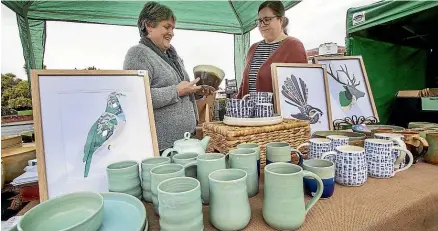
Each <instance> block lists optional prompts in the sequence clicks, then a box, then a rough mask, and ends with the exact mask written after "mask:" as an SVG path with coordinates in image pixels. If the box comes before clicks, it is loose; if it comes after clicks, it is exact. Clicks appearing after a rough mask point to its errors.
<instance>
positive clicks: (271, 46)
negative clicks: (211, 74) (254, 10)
mask: <svg viewBox="0 0 438 231" xmlns="http://www.w3.org/2000/svg"><path fill="white" fill-rule="evenodd" d="M284 15H285V10H284V6H283V3H281V1H265V2H263V3H262V4H261V5H260V6H259V11H258V19H257V21H256V22H257V26H258V28H259V31H260V33H261V34H262V36H263V39H264V40H262V41H260V42H257V43H255V44H253V45H252V46H251V47H250V48H249V51H248V55H247V57H246V66H245V69H244V71H243V78H242V83H241V85H240V88H239V93H238V95H237V97H238V98H242V97H243V96H244V95H246V94H248V93H249V92H255V91H258V92H260V91H263V92H273V89H272V77H271V64H272V63H307V55H306V51H305V49H304V46H303V44H302V43H301V42H300V41H299V40H298V39H296V38H294V37H291V36H288V33H287V28H286V27H287V25H288V22H289V20H288V18H287V17H285V16H284Z"/></svg>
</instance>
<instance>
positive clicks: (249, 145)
mask: <svg viewBox="0 0 438 231" xmlns="http://www.w3.org/2000/svg"><path fill="white" fill-rule="evenodd" d="M237 148H249V149H253V150H255V151H256V153H257V174H258V176H259V178H260V145H258V144H255V143H243V144H239V145H237Z"/></svg>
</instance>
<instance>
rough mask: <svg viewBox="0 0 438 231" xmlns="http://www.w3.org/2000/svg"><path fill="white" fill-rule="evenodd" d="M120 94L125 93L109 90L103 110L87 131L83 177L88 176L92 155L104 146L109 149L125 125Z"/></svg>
mask: <svg viewBox="0 0 438 231" xmlns="http://www.w3.org/2000/svg"><path fill="white" fill-rule="evenodd" d="M121 96H125V95H124V94H121V93H117V92H111V93H110V94H109V95H108V98H107V104H106V109H105V112H103V113H102V115H101V116H100V117H99V118H98V119H97V121H96V122H94V124H93V126H92V127H91V128H90V130H89V132H88V136H87V141H86V143H85V145H84V157H83V159H82V162H84V163H85V168H84V178H86V177H88V173H89V172H90V167H91V159H92V158H93V155H94V154H96V153H97V152H99V151H100V150H102V149H104V148H106V149H108V150H110V149H111V144H112V143H113V142H114V141H115V140H116V138H117V137H118V136H119V135H120V134H121V132H122V131H123V128H124V127H125V124H126V118H125V113H124V112H123V109H122V106H121V105H120V101H119V97H121Z"/></svg>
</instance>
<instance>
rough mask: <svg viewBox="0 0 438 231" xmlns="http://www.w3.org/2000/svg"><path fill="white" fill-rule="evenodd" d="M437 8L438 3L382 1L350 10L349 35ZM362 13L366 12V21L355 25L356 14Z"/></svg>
mask: <svg viewBox="0 0 438 231" xmlns="http://www.w3.org/2000/svg"><path fill="white" fill-rule="evenodd" d="M437 6H438V1H380V2H376V3H374V4H370V5H365V6H361V7H356V8H350V9H348V11H347V33H348V34H351V33H354V32H357V31H361V30H365V29H368V28H370V27H374V26H376V25H381V24H385V23H388V22H391V21H394V20H397V19H400V18H403V17H406V16H408V15H412V14H415V13H417V12H421V11H424V10H426V9H430V8H432V7H437ZM360 12H365V14H364V15H365V21H364V22H363V23H358V24H356V25H353V16H354V14H357V13H360Z"/></svg>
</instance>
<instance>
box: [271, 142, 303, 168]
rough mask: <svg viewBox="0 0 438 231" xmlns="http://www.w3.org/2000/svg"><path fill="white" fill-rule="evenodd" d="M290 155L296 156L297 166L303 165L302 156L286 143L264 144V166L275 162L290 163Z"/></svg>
mask: <svg viewBox="0 0 438 231" xmlns="http://www.w3.org/2000/svg"><path fill="white" fill-rule="evenodd" d="M292 153H294V154H295V153H296V154H297V155H298V158H299V160H298V165H302V164H303V154H301V152H300V151H298V150H297V149H293V148H292V147H291V146H290V145H289V143H287V142H271V143H268V144H266V165H268V164H271V163H275V162H285V163H291V162H292V156H291V155H292Z"/></svg>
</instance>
